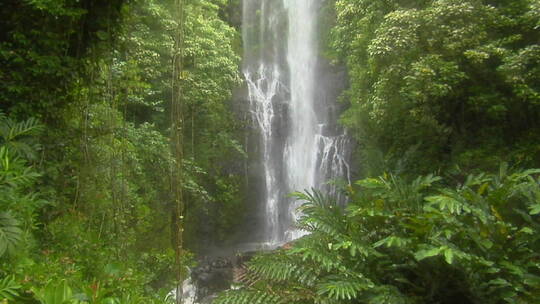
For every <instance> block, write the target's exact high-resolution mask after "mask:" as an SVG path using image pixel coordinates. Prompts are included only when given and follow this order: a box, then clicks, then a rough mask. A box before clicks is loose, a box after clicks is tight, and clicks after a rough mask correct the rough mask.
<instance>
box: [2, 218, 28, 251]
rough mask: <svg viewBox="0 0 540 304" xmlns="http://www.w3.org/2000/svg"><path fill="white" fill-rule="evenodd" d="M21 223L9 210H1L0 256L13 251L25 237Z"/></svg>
mask: <svg viewBox="0 0 540 304" xmlns="http://www.w3.org/2000/svg"><path fill="white" fill-rule="evenodd" d="M19 226H20V224H19V221H17V220H16V219H15V218H14V217H13V216H12V215H11V214H10V213H9V212H0V257H2V256H3V255H4V254H5V253H6V252H8V253H10V252H13V251H14V249H15V248H16V247H17V245H18V244H19V243H20V241H21V240H22V237H23V231H22V230H21V228H19Z"/></svg>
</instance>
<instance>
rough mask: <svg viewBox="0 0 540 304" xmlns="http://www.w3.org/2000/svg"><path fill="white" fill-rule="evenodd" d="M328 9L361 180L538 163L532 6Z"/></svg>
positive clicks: (351, 0) (449, 3)
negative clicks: (343, 69)
mask: <svg viewBox="0 0 540 304" xmlns="http://www.w3.org/2000/svg"><path fill="white" fill-rule="evenodd" d="M335 12H336V19H337V21H336V25H335V27H334V28H333V30H332V33H331V37H332V38H331V39H330V40H331V41H330V43H331V46H330V51H329V53H330V56H331V57H333V59H334V60H335V61H336V62H342V63H344V64H345V65H346V66H347V68H348V72H349V75H350V79H351V81H350V89H349V90H348V92H347V94H346V96H344V100H345V101H346V102H347V103H348V104H349V105H350V107H349V109H348V110H347V112H346V113H345V114H344V116H343V118H342V122H343V123H344V124H345V125H346V126H348V127H349V129H350V131H351V132H352V134H353V135H354V136H355V137H356V139H357V140H358V142H359V143H360V147H361V149H360V150H361V151H362V155H361V156H360V157H362V159H365V160H366V161H364V162H362V163H363V164H365V166H366V168H365V172H366V174H367V175H370V174H371V175H376V174H381V173H382V172H383V171H384V170H386V168H388V167H390V168H393V169H394V170H398V169H400V171H401V172H407V173H412V174H415V173H421V174H426V173H430V172H432V171H433V170H437V169H442V170H444V169H448V168H449V167H452V166H453V165H454V164H456V163H457V164H460V165H461V166H463V167H467V168H473V167H475V168H482V169H485V170H495V169H496V168H497V167H498V164H499V162H500V161H501V160H507V161H510V162H512V163H513V164H516V165H519V166H524V167H530V166H538V163H539V161H540V159H539V157H540V154H539V152H540V150H539V148H540V146H538V139H539V137H538V136H539V135H538V134H540V132H539V122H540V119H539V118H540V108H539V105H540V104H539V98H540V79H539V77H540V70H539V67H540V65H539V64H540V46H539V45H538V43H539V41H540V31H539V29H540V13H539V3H538V1H536V0H512V1H505V0H501V1H499V0H496V1H489V0H486V1H476V0H474V1H473V0H471V1H469V0H465V1H461V0H460V1H457V0H456V1H453V0H438V1H363V0H360V1H358V0H338V1H336V3H335ZM367 160H369V161H367Z"/></svg>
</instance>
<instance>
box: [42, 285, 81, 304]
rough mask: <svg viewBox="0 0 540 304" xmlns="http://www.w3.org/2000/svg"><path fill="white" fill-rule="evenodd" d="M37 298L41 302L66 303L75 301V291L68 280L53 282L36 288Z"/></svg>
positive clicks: (45, 303) (46, 303)
mask: <svg viewBox="0 0 540 304" xmlns="http://www.w3.org/2000/svg"><path fill="white" fill-rule="evenodd" d="M34 293H35V295H36V298H37V299H38V300H39V302H40V303H41V304H66V303H73V302H74V301H73V300H74V297H73V291H72V290H71V288H70V287H69V286H68V284H67V282H66V281H62V282H61V283H54V282H51V283H49V284H48V285H47V286H45V287H44V288H42V289H39V290H34Z"/></svg>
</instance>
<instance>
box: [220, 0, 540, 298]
mask: <svg viewBox="0 0 540 304" xmlns="http://www.w3.org/2000/svg"><path fill="white" fill-rule="evenodd" d="M329 5H330V6H332V5H333V10H332V9H330V8H327V9H326V10H325V14H324V23H325V24H329V23H332V22H333V24H334V26H333V29H332V30H331V31H330V32H329V33H327V34H325V33H323V35H321V38H322V39H321V41H323V42H324V43H326V44H328V45H327V46H326V55H327V57H328V58H329V59H331V60H333V61H334V62H335V63H336V64H344V65H346V67H347V70H348V72H349V77H350V87H349V89H348V90H347V92H346V93H345V94H344V96H343V97H342V100H343V102H345V103H346V104H347V105H348V109H347V110H346V112H345V113H344V114H343V116H342V119H341V122H342V123H343V125H345V126H346V127H348V129H349V131H350V132H351V134H352V135H353V136H354V137H355V139H356V140H357V142H358V145H357V160H358V163H359V166H360V168H361V175H362V176H363V177H364V178H363V179H361V180H359V181H357V182H356V183H355V184H354V185H353V186H352V187H349V188H347V189H344V191H346V192H347V193H348V195H349V198H350V201H349V204H348V206H347V207H346V208H342V207H340V206H339V205H338V204H336V202H335V201H334V199H333V198H330V197H325V196H323V195H321V194H319V193H317V192H314V193H297V194H296V195H297V197H298V199H299V200H302V201H305V204H304V205H303V207H302V208H301V209H302V211H303V214H304V216H303V218H302V220H301V222H300V224H299V225H300V227H301V228H303V229H305V230H307V231H309V232H311V234H310V235H308V236H305V237H303V238H302V239H300V240H298V241H296V242H294V243H293V244H291V245H288V246H285V248H283V249H280V250H277V251H276V252H272V253H265V254H262V255H259V256H257V257H255V258H254V259H253V260H252V261H250V262H249V263H248V273H247V276H246V278H245V280H244V284H243V285H240V286H239V289H238V290H232V291H228V292H226V293H223V294H222V295H221V297H220V298H219V300H218V301H217V303H219V304H242V303H246V304H248V303H320V304H323V303H324V304H330V303H336V304H337V303H373V304H382V303H388V304H398V303H411V304H412V303H418V304H420V303H425V304H428V303H429V304H432V303H448V304H450V303H464V304H467V303H475V304H476V303H478V304H480V303H481V304H489V303H493V304H495V303H538V301H539V300H538V299H539V298H540V259H539V258H540V256H539V255H538V252H539V250H540V242H539V238H538V235H539V232H540V231H539V228H540V222H539V219H540V218H539V214H540V205H539V204H540V176H539V174H540V171H539V170H536V169H532V170H526V169H518V168H538V167H540V159H539V156H540V154H539V152H540V150H539V147H540V146H539V145H538V143H539V142H540V136H539V134H540V128H539V127H540V126H539V125H538V123H539V121H540V120H539V118H540V115H539V114H540V108H539V99H538V98H539V96H540V95H539V94H540V78H539V76H540V45H539V44H538V43H539V42H540V31H539V29H540V10H539V8H540V3H539V2H538V1H536V0H517V1H476V0H460V1H454V0H437V1H400V0H391V1H364V0H337V1H329ZM510 168H511V169H510Z"/></svg>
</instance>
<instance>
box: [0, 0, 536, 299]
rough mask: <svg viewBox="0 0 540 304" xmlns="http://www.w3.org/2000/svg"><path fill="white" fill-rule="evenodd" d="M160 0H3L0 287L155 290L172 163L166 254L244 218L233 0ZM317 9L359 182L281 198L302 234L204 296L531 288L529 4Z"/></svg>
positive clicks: (164, 290)
mask: <svg viewBox="0 0 540 304" xmlns="http://www.w3.org/2000/svg"><path fill="white" fill-rule="evenodd" d="M272 1H273V0H272ZM175 5H176V1H173V0H165V1H158V0H131V1H124V0H22V1H21V0H6V1H3V2H2V6H1V9H0V28H1V29H2V31H0V303H42V304H64V303H96V304H98V303H115V304H119V303H122V304H123V303H126V304H128V303H168V302H170V299H168V293H169V291H170V290H172V289H173V286H174V284H175V271H176V269H175V268H174V264H175V263H174V251H173V249H172V248H174V246H175V244H174V239H175V238H176V236H177V235H176V233H178V231H176V226H175V225H176V220H177V219H176V218H175V217H174V215H173V214H174V209H175V201H174V197H173V195H172V191H171V188H172V187H171V179H172V177H171V176H172V174H171V170H170V169H171V168H173V167H174V166H181V167H180V168H182V169H183V170H181V172H182V176H181V180H182V185H181V187H182V190H183V193H184V203H185V206H186V212H185V215H186V218H185V219H182V220H183V222H184V223H185V224H184V226H183V229H185V232H184V238H185V244H186V246H185V248H183V251H182V257H183V259H182V266H189V265H192V263H193V260H194V259H193V258H192V257H193V255H194V254H197V253H198V252H200V251H202V250H204V249H206V247H209V246H210V245H211V244H226V243H227V242H231V241H232V240H233V238H234V235H235V234H236V233H235V232H237V231H238V230H239V226H238V225H239V223H241V222H243V217H244V216H245V211H246V210H247V209H249V207H247V204H249V203H250V202H249V201H248V199H247V198H246V197H247V193H248V192H249V189H248V188H249V187H248V186H247V182H246V181H245V176H243V174H244V169H245V168H244V167H243V166H244V163H243V162H244V159H245V157H246V155H245V152H244V151H245V149H246V147H244V146H242V144H240V142H242V138H243V136H244V135H245V134H244V132H245V123H244V122H243V121H241V120H240V119H238V117H237V116H235V115H234V113H233V108H234V106H235V105H234V104H233V97H232V92H233V90H234V89H235V88H238V87H239V86H240V84H241V79H240V76H239V73H238V70H239V68H238V67H239V62H240V51H239V50H240V49H241V45H240V44H241V39H240V34H239V30H240V29H239V21H238V19H239V16H240V1H239V0H185V1H184V9H183V18H180V19H178V18H177V16H175V13H174V12H175V9H176V7H175ZM322 11H323V16H322V17H324V18H322V19H323V22H321V30H322V31H323V33H322V35H321V39H320V42H321V47H322V48H324V53H325V56H326V57H327V58H328V59H329V60H330V61H332V62H333V63H334V64H335V65H337V66H342V67H344V68H346V70H347V72H348V75H349V87H348V89H347V91H346V92H344V94H343V96H342V98H341V99H342V100H341V101H342V103H343V104H344V107H345V108H346V110H345V112H344V113H343V115H342V118H341V123H342V124H343V126H344V127H345V128H346V129H347V130H348V133H349V134H351V135H352V136H353V137H354V138H355V140H356V143H357V144H356V147H355V150H356V155H357V157H356V160H355V167H357V168H358V171H359V174H357V178H361V179H360V180H359V181H357V182H355V183H353V184H352V185H350V186H347V187H346V188H344V189H343V193H344V194H346V195H347V196H348V198H349V202H348V204H347V205H346V206H342V205H340V204H338V203H337V202H336V201H335V199H334V198H332V197H326V196H325V195H323V194H320V193H319V192H317V191H316V190H313V191H311V192H308V193H296V194H295V195H296V196H297V198H298V199H299V200H302V201H304V205H303V206H302V212H303V217H302V218H301V221H300V223H299V226H300V227H301V228H303V229H305V230H306V231H309V232H310V234H309V235H307V236H305V237H303V238H301V239H300V240H297V241H296V242H294V243H293V244H289V245H287V246H285V248H282V249H279V250H277V251H275V252H269V253H264V254H261V255H259V256H256V257H255V258H253V259H252V260H251V261H250V262H249V263H248V265H247V268H248V271H247V274H246V276H245V277H244V280H243V283H242V284H239V285H238V286H236V287H237V288H236V289H235V290H231V291H228V292H225V293H223V294H222V295H221V296H220V297H219V298H218V299H217V300H216V302H217V303H218V304H242V303H246V304H252V303H283V304H285V303H286V304H293V303H299V304H300V303H302V304H304V303H320V304H333V303H336V304H337V303H373V304H382V303H388V304H398V303H407V304H409V303H410V304H428V303H429V304H433V303H448V304H450V303H464V304H468V303H472V304H491V303H492V304H499V303H516V304H522V303H523V304H525V303H527V304H528V303H536V302H538V299H539V298H540V256H539V254H538V252H540V239H539V235H540V222H539V219H540V218H539V217H540V170H536V169H528V168H540V144H539V143H540V125H539V122H540V44H539V43H540V2H539V1H538V0H435V1H409V0H386V1H372V0H328V1H324V7H323V10H322ZM180 21H182V23H181V24H179V22H180ZM179 25H181V27H180V26H179ZM179 28H183V32H182V33H178V29H179ZM179 34H181V35H179ZM177 37H182V38H183V40H182V41H181V42H182V43H181V44H180V43H178V41H175V39H177ZM284 39H285V38H284ZM175 45H176V46H178V45H181V47H182V48H181V51H182V60H181V62H180V64H181V67H182V69H181V73H179V75H175V74H174V71H175V70H174V64H177V63H178V62H174V60H173V58H178V54H177V53H175V52H177V51H178V49H176V47H175ZM178 83H179V84H180V86H181V96H180V97H181V104H182V106H181V114H182V115H181V116H182V117H181V120H182V124H181V125H182V129H181V130H180V132H181V133H182V137H183V142H182V150H183V160H182V162H181V163H178V162H177V163H175V162H176V161H177V160H176V159H175V155H173V153H172V152H171V144H170V142H171V140H170V136H171V133H174V132H178V130H171V123H172V122H173V121H174V120H175V119H179V118H178V117H171V110H172V109H171V100H172V99H173V96H172V92H173V89H174V87H175V85H176V84H178ZM299 190H301V189H299ZM251 203H252V202H251Z"/></svg>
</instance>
